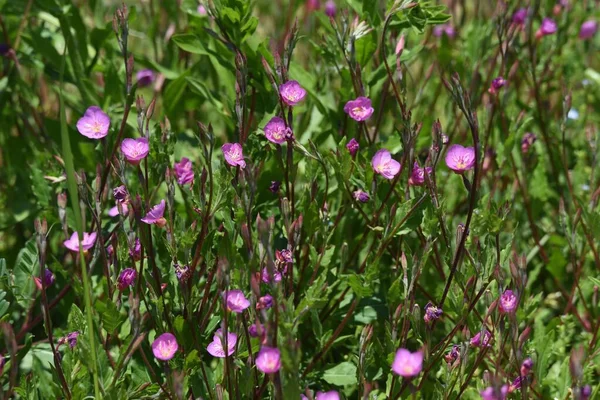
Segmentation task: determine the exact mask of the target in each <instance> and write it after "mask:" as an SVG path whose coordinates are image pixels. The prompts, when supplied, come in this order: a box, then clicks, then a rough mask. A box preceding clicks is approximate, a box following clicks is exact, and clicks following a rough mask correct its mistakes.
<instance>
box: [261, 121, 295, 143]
mask: <svg viewBox="0 0 600 400" xmlns="http://www.w3.org/2000/svg"><path fill="white" fill-rule="evenodd" d="M264 131H265V136H266V137H267V139H268V140H269V142H271V143H275V144H282V143H285V141H286V139H288V138H292V137H294V134H293V133H292V130H291V129H290V128H289V127H288V126H287V125H286V124H285V121H284V120H283V119H282V118H279V117H273V118H271V120H270V121H269V122H267V124H266V125H265V127H264Z"/></svg>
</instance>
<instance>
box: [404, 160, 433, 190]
mask: <svg viewBox="0 0 600 400" xmlns="http://www.w3.org/2000/svg"><path fill="white" fill-rule="evenodd" d="M432 172H433V169H431V167H423V168H421V167H419V163H418V162H416V161H415V163H414V164H413V170H412V174H411V175H410V178H408V184H409V185H413V186H422V185H423V184H424V183H425V173H427V175H431V173H432Z"/></svg>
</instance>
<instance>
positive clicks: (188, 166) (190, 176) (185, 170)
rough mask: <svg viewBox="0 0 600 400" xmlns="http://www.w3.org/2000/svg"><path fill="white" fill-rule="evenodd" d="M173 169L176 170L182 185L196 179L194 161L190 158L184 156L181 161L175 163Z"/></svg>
mask: <svg viewBox="0 0 600 400" xmlns="http://www.w3.org/2000/svg"><path fill="white" fill-rule="evenodd" d="M173 169H174V170H175V176H176V177H177V183H179V184H180V185H187V184H188V183H192V182H193V181H194V168H193V166H192V162H191V161H190V160H189V159H188V158H186V157H183V158H182V159H181V161H179V162H178V163H175V165H174V166H173Z"/></svg>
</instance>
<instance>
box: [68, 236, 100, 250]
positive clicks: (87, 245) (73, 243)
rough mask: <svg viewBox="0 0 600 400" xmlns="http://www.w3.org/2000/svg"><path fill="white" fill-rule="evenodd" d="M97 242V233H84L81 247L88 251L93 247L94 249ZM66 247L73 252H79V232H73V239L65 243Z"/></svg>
mask: <svg viewBox="0 0 600 400" xmlns="http://www.w3.org/2000/svg"><path fill="white" fill-rule="evenodd" d="M95 242H96V232H92V233H87V232H84V233H83V241H82V242H81V247H82V248H83V251H88V250H89V249H91V248H92V247H94V243H95ZM63 244H64V245H65V247H66V248H67V249H69V250H71V251H74V252H79V236H78V235H77V232H73V234H72V235H71V237H70V238H69V239H68V240H65V241H64V242H63Z"/></svg>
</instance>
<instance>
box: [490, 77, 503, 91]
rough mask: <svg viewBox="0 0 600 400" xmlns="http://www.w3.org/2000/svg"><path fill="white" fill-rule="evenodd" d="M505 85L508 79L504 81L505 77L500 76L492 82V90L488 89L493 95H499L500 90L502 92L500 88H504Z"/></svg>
mask: <svg viewBox="0 0 600 400" xmlns="http://www.w3.org/2000/svg"><path fill="white" fill-rule="evenodd" d="M505 85H506V79H504V78H503V77H501V76H499V77H497V78H494V79H493V80H492V84H491V86H490V88H489V89H488V92H489V93H491V94H496V93H498V90H500V88H502V87H504V86H505Z"/></svg>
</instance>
